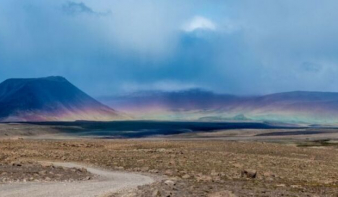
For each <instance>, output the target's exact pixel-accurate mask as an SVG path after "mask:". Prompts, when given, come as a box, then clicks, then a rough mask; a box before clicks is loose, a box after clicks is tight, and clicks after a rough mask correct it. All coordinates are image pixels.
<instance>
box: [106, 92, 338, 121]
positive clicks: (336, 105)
mask: <svg viewBox="0 0 338 197" xmlns="http://www.w3.org/2000/svg"><path fill="white" fill-rule="evenodd" d="M101 101H102V102H103V103H106V104H107V105H109V106H111V107H115V108H116V109H118V110H121V111H125V112H126V113H129V114H131V115H133V116H135V117H136V118H143V119H159V120H202V121H234V120H235V121H276V122H288V123H310V124H317V123H318V124H336V123H338V93H331V92H306V91H295V92H285V93H277V94H269V95H262V96H236V95H229V94H216V93H213V92H210V91H204V90H200V89H193V90H185V91H177V92H163V91H153V92H136V93H133V94H129V95H124V96H118V97H104V98H101Z"/></svg>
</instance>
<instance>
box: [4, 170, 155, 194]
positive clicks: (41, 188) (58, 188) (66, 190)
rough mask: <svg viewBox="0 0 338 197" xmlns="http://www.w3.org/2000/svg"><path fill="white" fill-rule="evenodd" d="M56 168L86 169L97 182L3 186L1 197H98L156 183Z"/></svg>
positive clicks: (131, 175)
mask: <svg viewBox="0 0 338 197" xmlns="http://www.w3.org/2000/svg"><path fill="white" fill-rule="evenodd" d="M53 164H54V165H56V166H63V167H69V168H71V167H76V168H86V169H87V170H88V171H89V172H90V173H92V174H94V175H96V176H98V178H96V179H95V180H91V181H79V182H50V183H45V182H34V183H10V184H4V185H0V197H22V196H29V197H94V196H95V197H99V196H104V195H107V194H109V193H113V192H118V191H120V190H123V189H131V188H135V187H137V186H140V185H145V184H150V183H153V182H154V179H153V178H151V177H148V176H144V175H140V174H136V173H129V172H114V171H109V170H103V169H99V168H94V167H89V166H85V165H81V164H75V163H53Z"/></svg>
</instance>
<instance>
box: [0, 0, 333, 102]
mask: <svg viewBox="0 0 338 197" xmlns="http://www.w3.org/2000/svg"><path fill="white" fill-rule="evenodd" d="M337 6H338V2H337V1H333V0H324V1H320V3H318V1H317V0H298V1H293V0H284V1H279V0H257V1H250V0H242V1H232V0H227V1H223V0H222V1H221V0H214V1H207V0H197V1H196V0H194V1H193V0H187V1H179V0H170V1H169V0H168V1H155V0H145V1H136V0H124V1H118V0H113V1H111V0H83V1H53V0H31V1H24V0H17V1H12V0H4V1H2V2H1V4H0V80H4V79H6V78H10V77H40V76H47V75H62V76H65V77H67V78H69V79H70V80H71V81H73V82H74V83H75V84H76V85H78V86H80V87H81V88H82V89H84V90H86V91H87V92H89V93H91V94H94V95H109V94H116V93H120V92H123V91H131V90H137V89H147V88H155V89H156V88H162V89H179V88H190V87H202V88H207V89H211V90H215V91H219V92H227V93H239V94H260V93H270V92H278V91H290V90H320V91H338V87H337V86H336V85H335V84H337V82H338V78H337V77H336V75H337V73H338V65H337V64H338V59H337V58H338V55H337V51H338V50H337V49H338V42H337V41H338V37H337V35H338V23H336V21H337V19H338V12H336V11H335V8H336V7H337ZM196 16H197V17H199V18H202V19H203V20H204V19H205V20H204V26H203V23H202V24H200V27H201V28H196V29H195V30H194V31H189V32H186V31H184V30H185V29H187V28H184V27H185V26H187V25H189V23H190V22H191V21H192V20H194V18H196ZM203 20H200V21H202V22H203ZM205 21H207V22H205ZM209 22H211V23H213V25H215V28H212V29H208V28H207V27H208V26H209V27H213V26H212V25H210V24H209ZM196 24H197V26H198V24H199V23H198V22H196V21H195V23H194V24H193V25H191V26H192V27H195V26H196ZM206 24H207V25H206ZM191 26H189V27H191ZM203 27H204V28H203Z"/></svg>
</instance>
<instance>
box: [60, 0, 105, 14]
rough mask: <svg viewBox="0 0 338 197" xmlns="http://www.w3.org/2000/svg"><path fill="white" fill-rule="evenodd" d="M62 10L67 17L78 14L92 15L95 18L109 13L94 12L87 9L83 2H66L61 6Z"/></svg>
mask: <svg viewBox="0 0 338 197" xmlns="http://www.w3.org/2000/svg"><path fill="white" fill-rule="evenodd" d="M62 10H63V12H64V13H66V14H68V15H73V16H75V15H78V14H92V15H96V16H104V15H107V14H108V13H109V12H106V13H101V12H95V11H94V10H93V9H92V8H90V7H88V6H87V5H86V4H84V3H83V2H79V3H77V2H73V1H68V2H67V3H65V4H63V5H62Z"/></svg>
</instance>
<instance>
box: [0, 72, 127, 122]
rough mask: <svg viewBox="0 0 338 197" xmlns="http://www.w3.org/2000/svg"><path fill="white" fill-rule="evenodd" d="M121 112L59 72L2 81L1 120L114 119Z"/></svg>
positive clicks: (0, 90) (0, 93) (0, 97)
mask: <svg viewBox="0 0 338 197" xmlns="http://www.w3.org/2000/svg"><path fill="white" fill-rule="evenodd" d="M121 118H122V116H121V115H120V114H119V113H118V112H117V111H115V110H113V109H111V108H110V107H108V106H105V105H103V104H101V103H100V102H99V101H97V100H95V99H94V98H92V97H90V96H89V95H87V94H86V93H84V92H83V91H81V90H80V89H78V88H77V87H76V86H74V85H73V84H71V83H70V82H69V81H68V80H67V79H65V78H64V77H60V76H52V77H44V78H27V79H24V78H13V79H7V80H5V81H4V82H2V83H1V84H0V121H75V120H115V119H121Z"/></svg>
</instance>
